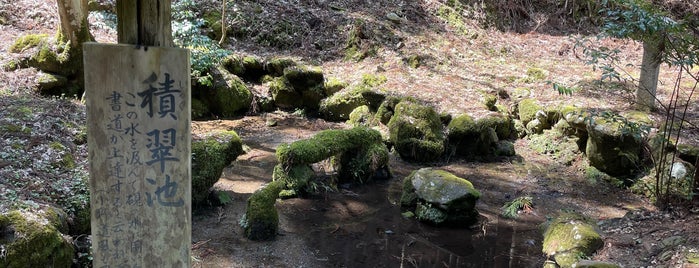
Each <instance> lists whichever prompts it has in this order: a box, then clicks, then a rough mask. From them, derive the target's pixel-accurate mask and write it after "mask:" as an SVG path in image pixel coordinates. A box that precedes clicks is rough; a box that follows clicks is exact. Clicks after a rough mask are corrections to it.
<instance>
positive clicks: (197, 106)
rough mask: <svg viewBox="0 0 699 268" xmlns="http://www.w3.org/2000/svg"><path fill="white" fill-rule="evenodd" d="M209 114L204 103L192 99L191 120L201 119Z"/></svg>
mask: <svg viewBox="0 0 699 268" xmlns="http://www.w3.org/2000/svg"><path fill="white" fill-rule="evenodd" d="M209 113H210V112H209V106H208V105H207V104H206V103H204V102H203V101H201V100H198V99H194V98H192V119H202V118H204V117H205V116H207V115H209Z"/></svg>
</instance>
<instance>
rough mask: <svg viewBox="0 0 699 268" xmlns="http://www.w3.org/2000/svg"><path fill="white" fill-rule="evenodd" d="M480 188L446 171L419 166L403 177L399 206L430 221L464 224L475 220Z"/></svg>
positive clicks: (421, 218) (437, 223)
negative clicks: (420, 167)
mask: <svg viewBox="0 0 699 268" xmlns="http://www.w3.org/2000/svg"><path fill="white" fill-rule="evenodd" d="M479 198H480V192H479V191H478V190H476V189H475V188H473V184H471V182H469V181H468V180H465V179H463V178H460V177H457V176H456V175H454V174H451V173H449V172H447V171H443V170H436V169H432V168H422V169H419V170H416V171H413V172H412V173H411V174H410V175H409V176H408V177H406V178H405V180H404V181H403V193H402V195H401V199H400V202H401V209H403V210H413V211H414V213H415V215H416V216H417V218H418V219H420V220H422V221H426V222H429V223H432V224H436V225H441V224H446V225H453V226H460V227H467V226H468V225H470V224H472V223H474V222H476V221H477V218H478V211H477V210H476V202H477V201H478V199H479Z"/></svg>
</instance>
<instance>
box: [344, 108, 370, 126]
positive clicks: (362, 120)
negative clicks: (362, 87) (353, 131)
mask: <svg viewBox="0 0 699 268" xmlns="http://www.w3.org/2000/svg"><path fill="white" fill-rule="evenodd" d="M347 123H348V124H350V125H352V126H355V127H359V126H363V127H372V126H374V125H376V122H375V121H374V115H373V114H372V113H371V110H370V109H369V106H366V105H362V106H359V107H357V108H356V109H354V111H352V113H350V117H349V120H348V121H347Z"/></svg>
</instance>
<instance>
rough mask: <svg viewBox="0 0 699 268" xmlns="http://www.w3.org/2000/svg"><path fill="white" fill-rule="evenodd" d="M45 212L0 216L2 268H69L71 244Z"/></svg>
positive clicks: (22, 212) (20, 212) (15, 212)
mask: <svg viewBox="0 0 699 268" xmlns="http://www.w3.org/2000/svg"><path fill="white" fill-rule="evenodd" d="M45 213H46V212H38V213H37V212H29V211H17V210H15V211H10V212H8V213H5V214H2V215H0V245H3V247H2V253H3V254H2V257H0V266H1V267H8V268H15V267H16V268H24V267H71V265H72V264H73V252H74V250H73V245H72V244H71V242H70V241H69V238H66V237H65V236H64V235H63V234H61V233H60V232H59V231H58V229H57V227H56V226H55V225H54V224H56V222H55V221H53V220H50V219H51V218H52V217H47V215H46V214H45ZM49 216H50V215H49Z"/></svg>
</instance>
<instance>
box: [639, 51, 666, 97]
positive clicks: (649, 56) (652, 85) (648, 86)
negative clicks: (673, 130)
mask: <svg viewBox="0 0 699 268" xmlns="http://www.w3.org/2000/svg"><path fill="white" fill-rule="evenodd" d="M662 41H663V40H662V38H656V39H653V40H646V41H644V42H643V60H642V63H641V77H640V83H639V85H638V88H637V89H636V105H637V106H638V107H639V108H640V109H643V110H651V111H653V110H655V109H656V106H655V98H656V97H655V95H656V91H657V89H658V74H659V72H660V63H661V60H662V53H663V45H662Z"/></svg>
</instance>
